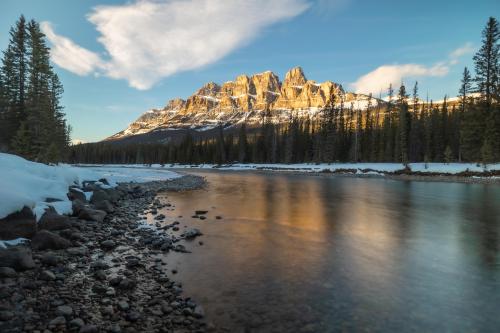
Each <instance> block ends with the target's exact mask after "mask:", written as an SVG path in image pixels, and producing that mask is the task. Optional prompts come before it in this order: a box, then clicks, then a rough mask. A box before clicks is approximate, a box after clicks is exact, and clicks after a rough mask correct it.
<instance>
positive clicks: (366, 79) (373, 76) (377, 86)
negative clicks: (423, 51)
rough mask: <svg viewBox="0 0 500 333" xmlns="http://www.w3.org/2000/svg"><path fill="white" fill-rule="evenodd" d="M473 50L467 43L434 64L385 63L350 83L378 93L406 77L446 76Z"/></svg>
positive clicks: (361, 88) (398, 83)
mask: <svg viewBox="0 0 500 333" xmlns="http://www.w3.org/2000/svg"><path fill="white" fill-rule="evenodd" d="M473 50H474V49H473V47H472V44H471V43H466V44H465V45H464V46H462V47H459V48H457V49H455V50H454V51H452V52H451V53H450V54H449V55H448V58H449V59H448V60H446V61H441V62H438V63H436V64H435V65H433V66H425V65H421V64H401V65H399V64H395V65H383V66H380V67H378V68H376V69H375V70H373V71H371V72H369V73H367V74H365V75H363V76H361V77H359V78H358V79H357V80H356V81H355V82H353V83H351V84H350V85H351V87H352V88H353V89H354V91H355V92H357V93H370V92H371V93H374V94H378V93H379V92H380V91H382V92H385V91H386V90H387V88H388V87H389V84H392V85H393V87H398V86H399V85H400V84H401V82H402V81H403V80H405V79H415V78H418V77H441V76H445V75H447V74H448V73H449V71H450V67H451V66H453V65H456V64H457V63H458V59H459V58H460V57H461V56H463V55H465V54H469V53H471V52H472V51H473Z"/></svg>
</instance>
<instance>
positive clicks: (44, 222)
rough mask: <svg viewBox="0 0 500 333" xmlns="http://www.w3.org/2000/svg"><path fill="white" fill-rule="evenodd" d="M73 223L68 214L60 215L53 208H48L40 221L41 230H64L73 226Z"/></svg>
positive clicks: (39, 227)
mask: <svg viewBox="0 0 500 333" xmlns="http://www.w3.org/2000/svg"><path fill="white" fill-rule="evenodd" d="M71 227H72V224H71V221H70V219H69V217H68V216H65V215H60V214H58V213H57V212H56V211H55V210H53V209H48V210H46V211H45V213H44V214H43V215H42V217H41V218H40V221H38V229H39V230H49V231H54V230H63V229H68V228H71Z"/></svg>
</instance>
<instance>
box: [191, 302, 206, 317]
mask: <svg viewBox="0 0 500 333" xmlns="http://www.w3.org/2000/svg"><path fill="white" fill-rule="evenodd" d="M193 317H195V318H203V317H205V311H204V310H203V307H202V306H201V305H196V307H195V308H194V310H193Z"/></svg>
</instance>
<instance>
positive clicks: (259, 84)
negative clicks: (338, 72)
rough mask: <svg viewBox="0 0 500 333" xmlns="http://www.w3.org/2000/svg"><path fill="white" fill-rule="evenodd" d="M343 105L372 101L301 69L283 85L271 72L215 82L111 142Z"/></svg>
mask: <svg viewBox="0 0 500 333" xmlns="http://www.w3.org/2000/svg"><path fill="white" fill-rule="evenodd" d="M341 100H343V101H344V102H345V103H351V102H355V107H358V108H360V109H362V106H363V105H365V104H366V96H364V97H363V95H357V94H352V93H349V94H345V93H344V90H343V89H342V86H341V85H339V84H337V83H334V82H331V81H326V82H323V83H316V81H313V80H307V78H306V76H305V75H304V71H303V70H302V68H301V67H295V68H292V69H291V70H289V71H288V72H287V73H286V75H285V79H284V81H283V82H281V81H280V79H279V77H278V76H277V75H276V74H274V73H273V72H271V71H265V72H262V73H258V74H254V75H252V76H248V75H239V76H237V77H236V78H235V79H234V81H227V82H225V83H223V84H222V85H218V84H217V83H215V82H209V83H207V84H205V85H204V86H203V87H201V88H200V89H199V90H197V91H196V92H195V93H194V94H193V95H192V96H190V97H188V98H187V99H186V100H183V99H180V98H176V99H173V100H171V101H169V102H168V105H167V106H166V107H165V108H163V109H160V110H151V111H149V112H147V113H146V114H144V115H143V116H142V117H139V118H138V119H137V120H136V121H135V122H133V123H132V124H131V125H130V126H129V127H128V128H127V129H126V130H124V131H122V132H120V133H117V134H116V135H114V136H112V137H111V138H110V139H120V138H123V137H126V136H130V135H135V134H143V133H147V132H148V131H155V130H160V129H168V130H171V129H180V128H184V129H186V128H189V129H195V130H198V131H201V130H207V129H211V128H214V127H215V126H217V124H219V123H224V124H227V125H231V124H237V123H240V122H243V121H245V122H247V123H249V124H251V123H259V122H260V121H262V114H263V113H264V112H267V111H271V112H272V113H273V114H274V116H273V117H274V119H273V121H275V122H286V121H289V119H290V117H291V115H292V114H293V115H297V114H298V115H299V116H304V117H311V116H315V115H316V114H317V113H318V112H319V111H320V110H322V109H323V108H325V107H326V106H328V105H330V104H331V103H332V102H333V103H336V104H339V103H340V101H341ZM375 103H376V101H373V102H372V104H375Z"/></svg>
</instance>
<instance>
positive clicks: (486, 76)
mask: <svg viewBox="0 0 500 333" xmlns="http://www.w3.org/2000/svg"><path fill="white" fill-rule="evenodd" d="M482 36H483V39H482V45H481V48H480V49H479V51H478V52H477V53H476V54H475V55H474V64H475V69H476V76H475V79H474V80H475V81H476V84H477V90H478V91H479V92H480V93H481V97H482V99H483V100H484V102H485V103H486V106H487V109H488V110H489V108H490V106H491V103H492V99H493V98H494V97H495V96H494V93H495V92H496V91H497V86H498V79H499V77H498V70H499V66H498V60H499V57H500V54H499V51H500V44H499V42H498V41H499V38H500V30H499V27H498V21H497V20H496V19H495V18H494V17H490V18H489V20H488V23H486V27H485V28H484V30H483V32H482ZM497 102H498V101H497Z"/></svg>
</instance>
